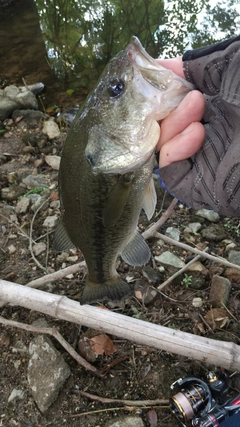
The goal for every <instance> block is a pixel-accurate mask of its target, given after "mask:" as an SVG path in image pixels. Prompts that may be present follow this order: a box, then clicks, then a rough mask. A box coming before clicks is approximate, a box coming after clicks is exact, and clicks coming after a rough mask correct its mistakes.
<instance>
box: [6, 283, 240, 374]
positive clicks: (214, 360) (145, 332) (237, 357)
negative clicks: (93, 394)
mask: <svg viewBox="0 0 240 427" xmlns="http://www.w3.org/2000/svg"><path fill="white" fill-rule="evenodd" d="M1 300H2V301H5V302H8V303H11V304H13V305H17V306H21V307H25V308H28V309H30V310H35V311H39V312H40V313H44V314H46V315H49V316H52V317H55V318H57V319H61V320H66V321H68V322H73V323H75V324H78V325H79V324H80V325H85V326H88V327H90V328H93V329H98V330H99V331H104V332H105V333H109V334H112V335H115V336H118V337H121V338H124V339H127V340H129V341H134V342H136V343H140V344H141V345H145V346H150V347H154V348H156V349H160V350H164V351H167V352H170V353H175V354H179V355H182V356H185V357H188V358H190V359H195V360H200V361H201V362H202V363H208V364H214V365H216V366H221V367H223V368H226V369H228V370H231V371H234V370H239V369H240V346H238V345H237V344H235V343H233V342H225V341H217V340H213V339H210V338H207V337H202V336H198V335H193V334H189V333H186V332H182V331H179V330H175V329H171V328H166V327H164V326H160V325H156V324H153V323H150V322H145V321H143V320H139V319H135V318H132V317H128V316H124V315H121V314H118V313H114V312H111V311H109V310H102V309H100V308H98V307H93V306H90V305H80V304H79V303H78V302H76V301H73V300H71V299H69V298H67V297H65V296H60V295H54V294H51V293H48V292H44V291H40V290H37V289H32V288H29V287H27V286H22V285H18V284H16V283H12V282H8V281H6V280H0V301H1Z"/></svg>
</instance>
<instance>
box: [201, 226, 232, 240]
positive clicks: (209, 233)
mask: <svg viewBox="0 0 240 427" xmlns="http://www.w3.org/2000/svg"><path fill="white" fill-rule="evenodd" d="M201 235H202V236H203V237H204V239H206V240H209V241H214V242H221V240H223V239H225V238H226V237H227V233H226V231H225V230H224V228H223V227H221V226H220V225H218V224H212V225H210V226H209V227H207V228H204V229H203V230H202V231H201Z"/></svg>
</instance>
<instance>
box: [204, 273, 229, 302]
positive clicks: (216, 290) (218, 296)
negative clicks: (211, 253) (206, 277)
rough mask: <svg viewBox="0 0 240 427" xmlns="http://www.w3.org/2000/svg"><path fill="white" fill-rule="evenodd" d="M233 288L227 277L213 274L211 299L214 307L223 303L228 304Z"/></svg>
mask: <svg viewBox="0 0 240 427" xmlns="http://www.w3.org/2000/svg"><path fill="white" fill-rule="evenodd" d="M230 290H231V282H230V281H229V280H228V279H226V278H225V277H221V276H217V275H216V276H213V277H212V283H211V289H210V294H209V300H210V301H211V303H212V305H213V307H222V304H224V305H227V302H228V297H229V294H230Z"/></svg>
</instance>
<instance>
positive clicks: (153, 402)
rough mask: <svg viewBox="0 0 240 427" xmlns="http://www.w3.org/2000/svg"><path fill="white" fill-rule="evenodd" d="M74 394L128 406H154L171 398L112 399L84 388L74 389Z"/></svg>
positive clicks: (166, 403)
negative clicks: (83, 389) (88, 391)
mask: <svg viewBox="0 0 240 427" xmlns="http://www.w3.org/2000/svg"><path fill="white" fill-rule="evenodd" d="M72 393H73V394H80V395H81V396H84V397H87V398H88V399H91V400H96V401H97V402H101V403H120V404H121V405H127V406H153V405H168V407H169V400H166V399H156V400H125V399H110V398H108V397H100V396H96V395H95V394H91V393H87V392H86V391H82V390H75V389H73V390H72Z"/></svg>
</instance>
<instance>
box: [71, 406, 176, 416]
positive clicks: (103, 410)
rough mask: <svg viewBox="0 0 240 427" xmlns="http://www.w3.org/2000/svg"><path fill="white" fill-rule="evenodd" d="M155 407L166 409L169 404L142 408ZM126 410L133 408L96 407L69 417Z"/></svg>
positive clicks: (150, 407)
mask: <svg viewBox="0 0 240 427" xmlns="http://www.w3.org/2000/svg"><path fill="white" fill-rule="evenodd" d="M140 408H141V406H140ZM153 408H156V409H162V408H166V409H168V408H169V406H144V407H143V408H141V409H153ZM126 410H127V411H131V410H132V408H131V407H129V406H125V407H123V408H122V407H117V408H104V409H95V410H94V411H86V412H81V413H78V414H71V415H69V418H79V417H82V416H84V415H92V414H99V413H103V412H111V411H114V412H116V411H126Z"/></svg>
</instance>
